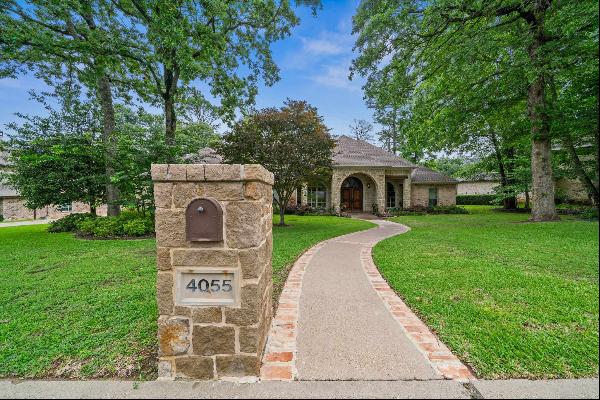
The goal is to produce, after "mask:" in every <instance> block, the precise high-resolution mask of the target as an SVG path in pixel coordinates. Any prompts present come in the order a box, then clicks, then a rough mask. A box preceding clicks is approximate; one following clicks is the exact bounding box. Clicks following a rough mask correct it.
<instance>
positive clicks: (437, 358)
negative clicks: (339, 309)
mask: <svg viewBox="0 0 600 400" xmlns="http://www.w3.org/2000/svg"><path fill="white" fill-rule="evenodd" d="M372 250H373V245H372V244H369V246H368V247H365V248H363V249H362V251H361V264H362V266H363V268H364V270H365V273H366V274H367V278H368V279H369V281H370V282H371V286H372V287H373V289H374V290H375V291H376V292H377V294H378V295H379V297H380V298H381V300H382V301H383V303H384V304H385V305H386V307H387V309H388V310H389V311H390V313H391V314H392V316H393V317H394V319H395V320H396V322H398V324H400V327H401V328H402V330H404V332H405V333H406V335H407V336H408V338H409V339H410V340H411V342H412V343H413V344H414V345H415V347H416V348H417V349H418V350H419V351H420V352H421V353H423V354H424V355H425V357H426V358H427V360H429V363H430V364H431V365H432V367H433V368H434V369H435V370H436V371H438V372H439V373H440V374H441V375H442V376H443V377H444V378H446V379H454V380H458V381H461V382H466V381H469V380H475V379H476V378H475V376H474V375H473V374H472V373H471V371H470V370H469V368H467V367H466V366H465V365H464V364H463V363H462V362H461V361H460V360H459V359H458V357H456V356H455V355H454V354H452V352H451V351H450V349H448V347H447V346H446V345H445V344H444V343H442V342H441V341H440V340H439V339H438V338H437V336H435V335H434V334H433V333H432V332H431V331H430V330H429V328H428V327H427V325H425V323H424V322H423V321H421V319H420V318H419V317H417V316H416V315H415V313H413V312H412V311H411V309H410V308H408V306H407V305H406V304H405V303H404V301H402V299H401V298H400V297H399V296H398V295H397V294H396V292H394V290H393V289H392V288H391V287H390V286H389V285H388V283H387V281H386V280H385V279H383V277H382V276H381V274H380V273H379V270H378V269H377V267H376V266H375V263H374V262H373V257H372Z"/></svg>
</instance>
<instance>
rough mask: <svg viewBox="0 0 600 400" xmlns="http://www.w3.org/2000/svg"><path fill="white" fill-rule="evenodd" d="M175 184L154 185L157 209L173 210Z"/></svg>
mask: <svg viewBox="0 0 600 400" xmlns="http://www.w3.org/2000/svg"><path fill="white" fill-rule="evenodd" d="M172 194H173V184H172V183H169V182H157V183H156V184H154V204H155V205H156V207H157V208H171V204H172V201H173V199H172Z"/></svg>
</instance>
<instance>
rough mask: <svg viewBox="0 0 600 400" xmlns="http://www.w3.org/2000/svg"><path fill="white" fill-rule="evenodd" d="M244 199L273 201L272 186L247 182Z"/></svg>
mask: <svg viewBox="0 0 600 400" xmlns="http://www.w3.org/2000/svg"><path fill="white" fill-rule="evenodd" d="M244 197H246V199H248V200H262V199H265V200H269V201H271V200H272V199H273V191H272V189H271V186H269V185H267V184H265V183H262V182H254V181H253V182H246V183H245V184H244Z"/></svg>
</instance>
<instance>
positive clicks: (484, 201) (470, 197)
mask: <svg viewBox="0 0 600 400" xmlns="http://www.w3.org/2000/svg"><path fill="white" fill-rule="evenodd" d="M495 200H496V196H495V195H493V194H461V195H458V196H456V204H457V205H461V206H464V205H478V206H491V205H493V204H494V202H495Z"/></svg>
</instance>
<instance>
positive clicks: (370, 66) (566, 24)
mask: <svg viewBox="0 0 600 400" xmlns="http://www.w3.org/2000/svg"><path fill="white" fill-rule="evenodd" d="M597 21H598V3H597V2H595V1H592V0H587V1H581V2H578V3H577V4H575V3H573V2H553V1H549V0H532V1H508V0H506V1H505V0H495V1H489V2H479V1H475V0H469V1H462V2H456V1H453V0H436V1H432V2H428V3H423V2H420V1H418V0H414V1H413V0H405V1H400V2H398V1H391V0H365V1H363V2H361V5H360V7H359V9H358V11H357V14H356V16H355V17H354V32H355V33H358V34H359V37H358V40H357V43H356V46H357V48H358V50H359V51H360V55H359V57H358V58H357V59H356V60H355V61H354V64H353V69H354V71H357V72H359V73H361V74H364V75H366V76H368V77H370V76H374V75H375V74H376V73H378V74H381V75H383V76H384V77H385V78H386V82H388V83H389V87H390V90H389V92H390V93H396V95H397V96H398V97H401V98H402V99H403V100H404V101H405V102H406V103H407V104H410V106H411V108H412V107H414V106H415V105H417V104H418V103H419V102H420V101H428V100H429V107H430V108H431V109H432V112H433V113H435V114H453V115H447V117H448V118H456V117H460V113H457V112H456V111H457V109H458V108H457V107H455V106H456V105H457V103H461V102H460V101H458V100H465V99H470V102H469V103H464V102H462V104H463V105H465V104H466V105H468V107H463V109H462V112H463V113H470V114H472V115H473V117H474V118H475V120H477V119H479V118H480V111H481V110H482V109H483V108H484V107H483V105H484V104H488V105H492V104H493V103H499V104H501V105H502V104H510V103H507V101H508V100H509V97H511V96H513V95H516V96H515V97H516V98H517V99H516V100H519V96H520V93H521V86H523V84H524V86H525V88H524V89H525V94H524V96H523V98H521V99H523V100H524V101H525V104H526V107H525V109H524V110H523V112H526V115H527V116H528V120H529V136H530V141H531V171H532V188H533V199H532V200H533V210H532V217H531V219H532V220H533V221H545V220H553V219H556V218H557V215H556V210H555V207H554V183H553V176H552V164H551V158H552V157H551V126H552V123H553V120H552V114H551V113H550V109H549V96H548V92H547V91H548V84H549V81H550V78H551V77H550V73H557V72H559V71H560V70H561V69H564V68H565V61H567V59H566V58H565V57H563V53H562V51H561V48H565V49H566V48H568V47H569V46H570V45H571V44H573V45H576V44H577V41H578V40H581V39H582V38H589V39H590V41H592V42H593V41H594V40H595V43H596V47H597V40H598V35H597V31H598V22H597ZM447 88H449V89H450V90H451V91H453V92H454V93H455V94H459V95H460V94H467V96H463V97H464V98H463V99H460V98H459V99H456V98H448V97H446V96H444V95H443V92H444V90H446V89H447ZM494 88H496V89H502V88H503V89H504V90H500V91H499V92H496V91H495V90H493V89H494ZM510 88H513V89H514V90H507V89H510ZM490 89H492V90H490ZM483 90H485V91H483ZM435 93H437V95H434V94H435ZM459 97H460V96H459ZM431 99H437V101H435V102H431ZM453 109H454V110H453ZM415 118H416V115H413V114H412V113H411V119H413V121H412V122H420V121H417V120H416V119H415ZM421 132H422V131H421ZM446 134H448V135H450V136H451V135H456V136H460V135H461V133H460V132H457V133H450V132H448V133H446Z"/></svg>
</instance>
